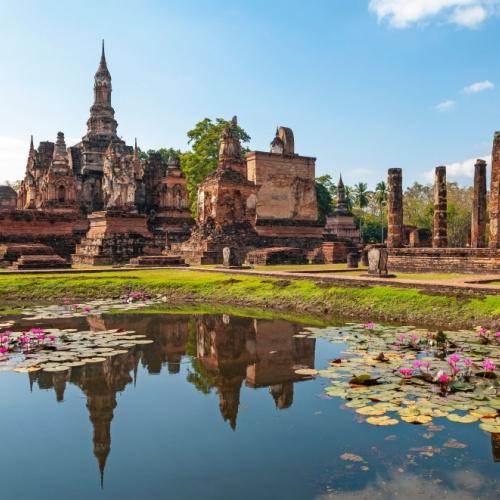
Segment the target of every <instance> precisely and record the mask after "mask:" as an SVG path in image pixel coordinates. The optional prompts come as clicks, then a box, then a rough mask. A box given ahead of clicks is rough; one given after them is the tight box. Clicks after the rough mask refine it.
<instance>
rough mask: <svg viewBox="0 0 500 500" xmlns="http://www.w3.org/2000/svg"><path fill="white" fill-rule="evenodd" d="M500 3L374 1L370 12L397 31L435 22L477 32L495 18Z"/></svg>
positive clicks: (492, 0)
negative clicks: (474, 29) (481, 26)
mask: <svg viewBox="0 0 500 500" xmlns="http://www.w3.org/2000/svg"><path fill="white" fill-rule="evenodd" d="M499 4H500V0H370V3H369V9H370V10H371V11H372V12H374V13H375V14H376V16H377V18H378V20H379V21H384V20H385V21H387V22H388V23H389V25H391V26H392V27H394V28H400V29H401V28H407V27H409V26H411V25H414V24H418V23H423V22H429V21H432V20H437V21H444V22H448V23H452V24H455V25H457V26H463V27H465V28H476V27H478V26H479V25H481V24H482V23H483V22H484V21H485V20H486V19H487V18H488V17H489V16H491V15H493V14H494V13H495V11H496V9H497V8H498V6H499Z"/></svg>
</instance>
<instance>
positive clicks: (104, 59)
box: [101, 38, 106, 66]
mask: <svg viewBox="0 0 500 500" xmlns="http://www.w3.org/2000/svg"><path fill="white" fill-rule="evenodd" d="M101 64H102V65H104V66H106V54H105V53H104V38H103V39H102V51H101Z"/></svg>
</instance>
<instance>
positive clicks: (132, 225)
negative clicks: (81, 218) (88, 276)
mask: <svg viewBox="0 0 500 500" xmlns="http://www.w3.org/2000/svg"><path fill="white" fill-rule="evenodd" d="M88 218H89V221H90V229H89V231H88V232H87V236H86V237H85V238H84V239H83V240H82V242H81V243H80V244H79V245H77V247H76V252H75V254H74V255H72V261H73V263H78V264H90V265H110V264H116V263H127V262H129V261H130V259H133V258H135V257H139V256H141V255H158V256H160V255H161V250H162V248H161V242H160V241H157V239H156V238H155V237H154V236H153V235H152V234H151V232H150V231H149V229H148V226H147V218H146V216H145V215H139V214H135V213H129V212H123V211H111V210H109V211H101V212H94V213H92V214H90V215H89V217H88Z"/></svg>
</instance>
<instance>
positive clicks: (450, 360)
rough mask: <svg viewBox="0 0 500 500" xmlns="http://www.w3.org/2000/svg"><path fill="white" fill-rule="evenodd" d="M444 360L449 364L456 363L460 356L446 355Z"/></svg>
mask: <svg viewBox="0 0 500 500" xmlns="http://www.w3.org/2000/svg"><path fill="white" fill-rule="evenodd" d="M446 361H447V362H448V364H449V365H450V366H451V365H456V364H457V363H458V362H459V361H460V356H459V355H458V354H452V355H451V356H448V358H447V360H446Z"/></svg>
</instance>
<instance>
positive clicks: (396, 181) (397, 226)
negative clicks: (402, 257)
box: [387, 168, 403, 248]
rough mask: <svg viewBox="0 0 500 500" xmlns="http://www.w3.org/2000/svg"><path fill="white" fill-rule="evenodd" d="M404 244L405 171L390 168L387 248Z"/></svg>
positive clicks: (388, 178)
mask: <svg viewBox="0 0 500 500" xmlns="http://www.w3.org/2000/svg"><path fill="white" fill-rule="evenodd" d="M401 246H403V173H402V170H401V169H400V168H390V169H389V170H388V173H387V248H399V247H401Z"/></svg>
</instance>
